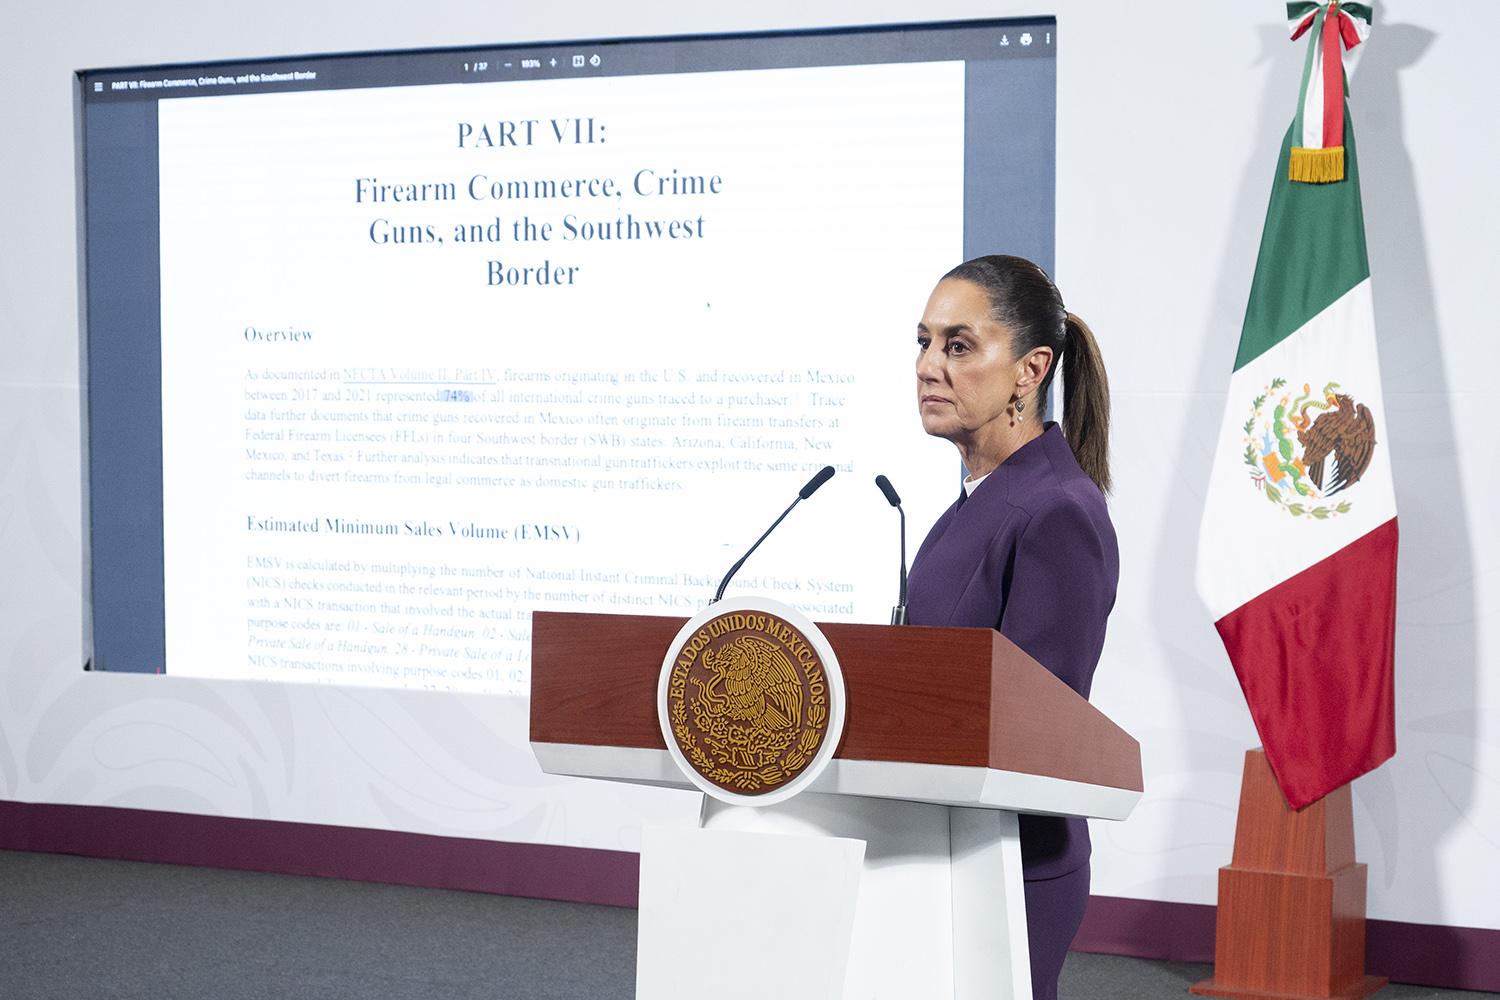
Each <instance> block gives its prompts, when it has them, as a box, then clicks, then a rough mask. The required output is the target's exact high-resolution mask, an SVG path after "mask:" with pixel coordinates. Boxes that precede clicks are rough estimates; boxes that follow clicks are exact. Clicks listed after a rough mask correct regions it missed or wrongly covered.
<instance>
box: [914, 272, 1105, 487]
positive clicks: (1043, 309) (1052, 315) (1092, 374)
mask: <svg viewBox="0 0 1500 1000" xmlns="http://www.w3.org/2000/svg"><path fill="white" fill-rule="evenodd" d="M949 278H957V279H959V280H962V281H969V282H972V283H974V284H976V285H978V286H979V287H980V288H983V289H984V290H985V293H986V294H988V295H989V298H990V318H991V319H993V320H994V321H995V322H997V323H1001V324H1003V325H1005V326H1007V327H1009V328H1010V335H1011V352H1012V354H1013V356H1014V357H1015V358H1017V359H1020V358H1022V357H1025V356H1026V355H1027V354H1030V353H1031V352H1032V351H1034V350H1036V349H1037V348H1038V347H1049V348H1051V349H1052V364H1051V366H1050V367H1049V368H1048V369H1047V374H1046V375H1045V376H1043V378H1042V384H1041V385H1040V386H1038V387H1037V391H1036V409H1037V412H1039V413H1040V412H1042V411H1043V410H1045V408H1046V406H1047V392H1048V390H1049V389H1050V388H1051V387H1052V378H1053V376H1054V375H1056V374H1057V370H1058V368H1059V367H1061V368H1062V370H1063V388H1064V389H1065V390H1066V392H1065V395H1064V398H1063V419H1062V425H1063V435H1064V436H1065V437H1066V438H1067V439H1068V445H1069V446H1070V447H1071V448H1072V449H1073V457H1074V458H1076V459H1077V460H1078V465H1079V467H1080V468H1081V469H1083V471H1084V472H1085V473H1086V474H1087V475H1088V477H1089V478H1090V479H1092V480H1093V481H1094V483H1095V485H1097V486H1098V487H1099V489H1100V491H1101V492H1104V493H1108V492H1109V487H1110V478H1109V378H1108V377H1107V376H1106V375H1105V373H1104V359H1103V358H1102V357H1101V356H1100V354H1099V345H1098V343H1096V342H1095V340H1094V333H1093V331H1092V330H1090V329H1089V327H1088V324H1087V323H1085V322H1084V321H1083V320H1081V319H1079V318H1078V317H1077V316H1074V315H1073V314H1072V313H1070V312H1068V310H1067V308H1066V307H1064V306H1063V301H1062V295H1061V294H1059V293H1058V291H1057V286H1056V285H1054V284H1053V283H1052V279H1051V278H1049V277H1047V274H1046V272H1044V271H1043V270H1042V269H1041V268H1039V267H1037V266H1036V265H1035V264H1033V263H1032V262H1031V261H1029V260H1026V259H1025V258H1023V257H1009V256H1004V255H1000V254H995V255H992V256H988V257H976V258H974V259H973V260H971V261H966V262H965V263H962V264H960V265H958V266H957V267H955V268H954V269H953V270H951V271H949V272H948V273H947V274H945V275H943V280H945V281H946V280H947V279H949Z"/></svg>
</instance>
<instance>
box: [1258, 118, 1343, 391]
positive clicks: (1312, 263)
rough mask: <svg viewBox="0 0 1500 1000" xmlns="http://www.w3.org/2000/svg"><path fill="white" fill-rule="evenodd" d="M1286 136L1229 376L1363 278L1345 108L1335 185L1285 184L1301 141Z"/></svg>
mask: <svg viewBox="0 0 1500 1000" xmlns="http://www.w3.org/2000/svg"><path fill="white" fill-rule="evenodd" d="M1294 129H1295V126H1294V127H1293V128H1292V129H1288V130H1287V134H1286V138H1285V139H1284V140H1283V141H1282V143H1281V159H1280V161H1279V162H1278V163H1277V165H1276V182H1275V185H1274V186H1273V187H1272V188H1271V205H1270V207H1269V208H1268V209H1267V210H1266V228H1265V231H1264V232H1263V233H1262V234H1261V238H1260V256H1259V257H1258V258H1257V259H1256V261H1255V280H1254V281H1253V282H1252V283H1251V285H1250V304H1249V305H1248V306H1246V308H1245V327H1244V329H1243V330H1242V331H1241V332H1240V349H1239V353H1238V354H1236V355H1235V359H1234V368H1235V371H1239V370H1240V369H1241V368H1243V367H1245V365H1246V364H1248V363H1249V362H1251V361H1253V360H1254V359H1256V358H1258V357H1260V356H1261V355H1262V354H1264V353H1265V352H1266V351H1268V350H1270V349H1271V348H1272V347H1275V346H1276V345H1277V344H1279V343H1281V342H1282V341H1283V340H1285V339H1286V338H1287V337H1290V336H1291V335H1292V334H1293V333H1295V332H1296V331H1297V330H1298V329H1300V328H1301V327H1302V325H1303V324H1304V323H1306V322H1307V321H1308V320H1310V319H1312V318H1313V317H1314V316H1316V315H1317V314H1318V313H1320V312H1322V311H1323V310H1324V309H1326V308H1328V307H1329V306H1330V305H1332V304H1333V303H1334V302H1335V301H1337V300H1338V299H1339V298H1340V297H1341V296H1342V295H1343V294H1344V293H1345V292H1347V291H1349V289H1351V288H1353V287H1354V286H1355V285H1357V284H1359V283H1360V282H1361V281H1364V280H1365V279H1366V278H1368V277H1369V276H1370V260H1369V256H1368V254H1367V253H1366V251H1365V217H1364V210H1363V209H1362V208H1361V206H1360V201H1359V167H1358V166H1357V164H1356V161H1355V155H1354V123H1353V122H1352V121H1351V120H1350V118H1349V109H1348V107H1347V106H1345V108H1344V179H1343V180H1341V181H1336V182H1334V183H1332V184H1304V183H1302V182H1300V181H1293V180H1289V179H1288V177H1287V174H1288V170H1289V164H1290V162H1291V155H1292V153H1291V150H1292V146H1293V145H1295V144H1296V143H1297V140H1300V138H1301V136H1299V135H1297V134H1296V132H1295V131H1294Z"/></svg>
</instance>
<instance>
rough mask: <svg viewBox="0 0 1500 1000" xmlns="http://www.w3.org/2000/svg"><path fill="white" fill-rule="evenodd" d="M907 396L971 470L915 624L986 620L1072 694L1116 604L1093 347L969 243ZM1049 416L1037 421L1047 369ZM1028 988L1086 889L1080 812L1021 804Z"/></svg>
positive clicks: (912, 590)
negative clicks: (968, 256)
mask: <svg viewBox="0 0 1500 1000" xmlns="http://www.w3.org/2000/svg"><path fill="white" fill-rule="evenodd" d="M917 344H918V346H919V348H920V353H919V354H918V356H917V408H918V412H919V413H920V414H921V417H922V427H923V428H924V429H925V430H926V431H927V433H928V434H932V435H934V436H936V437H941V438H946V439H948V440H949V441H952V442H953V443H954V445H956V446H957V447H958V453H959V455H960V457H961V458H962V459H963V464H964V468H965V469H966V470H967V472H968V478H967V479H965V480H964V483H963V490H962V492H961V493H960V494H959V497H958V500H957V501H956V502H955V503H954V504H953V506H952V507H949V508H948V510H947V512H945V513H944V514H943V516H942V517H940V518H939V519H938V521H937V523H936V524H935V525H933V527H932V531H931V532H929V533H928V535H927V540H926V541H924V542H923V543H922V548H921V549H920V550H919V551H918V552H917V557H916V559H915V560H914V561H913V564H912V568H911V576H910V583H909V597H908V605H909V613H910V621H911V623H912V624H913V625H956V626H970V627H977V628H994V629H999V630H1000V632H1001V633H1003V634H1004V635H1005V636H1006V637H1007V638H1009V639H1010V640H1011V641H1012V642H1014V643H1015V644H1016V645H1017V646H1019V647H1020V648H1021V649H1023V650H1025V651H1026V652H1027V653H1029V654H1030V655H1031V656H1032V658H1033V659H1035V660H1037V661H1038V662H1039V663H1041V664H1042V665H1043V666H1045V667H1046V668H1047V669H1048V670H1051V671H1052V672H1053V673H1054V674H1056V675H1057V676H1058V677H1060V678H1062V679H1063V681H1065V682H1066V683H1067V684H1068V685H1069V686H1070V687H1071V688H1073V690H1075V691H1077V692H1078V693H1079V694H1081V695H1083V696H1084V697H1085V698H1087V697H1088V694H1089V685H1090V682H1091V681H1092V680H1093V676H1094V667H1095V666H1096V665H1097V664H1098V662H1099V653H1100V650H1101V649H1102V648H1103V646H1104V625H1105V619H1106V618H1107V617H1108V616H1109V612H1110V609H1111V608H1112V607H1113V606H1114V603H1115V586H1116V583H1117V582H1118V580H1119V575H1120V557H1119V548H1118V546H1117V544H1116V542H1115V532H1114V528H1113V527H1112V526H1111V524H1110V521H1109V511H1108V509H1107V508H1106V507H1105V503H1104V495H1105V493H1106V492H1108V490H1109V385H1108V382H1107V380H1106V378H1105V374H1104V365H1103V362H1102V360H1101V359H1100V357H1099V348H1098V346H1097V345H1096V344H1095V343H1094V337H1093V334H1092V333H1091V332H1090V331H1089V328H1088V327H1087V326H1085V325H1084V323H1083V321H1082V320H1080V319H1079V318H1078V317H1077V316H1074V315H1073V314H1072V313H1070V312H1068V311H1067V309H1065V308H1064V307H1063V303H1062V296H1061V295H1059V294H1058V291H1057V288H1056V286H1054V285H1053V284H1052V281H1051V280H1050V279H1049V278H1048V277H1047V275H1046V274H1045V273H1043V271H1042V269H1041V268H1039V267H1037V266H1036V265H1035V264H1033V263H1031V262H1030V261H1027V260H1023V259H1021V258H1019V257H1001V256H994V257H979V258H977V259H975V260H971V261H969V262H968V263H965V264H961V265H959V266H958V267H956V268H954V269H953V270H952V271H950V272H948V274H947V275H945V276H944V277H943V280H942V281H940V282H938V286H937V288H936V289H934V290H933V293H932V297H931V298H930V299H929V300H928V301H927V309H926V312H925V313H923V315H922V321H921V322H920V323H919V324H918V325H917ZM1059 367H1061V369H1062V372H1063V387H1064V390H1065V397H1064V403H1063V418H1062V426H1061V428H1059V427H1058V425H1057V424H1055V423H1043V415H1044V414H1045V413H1046V404H1047V391H1048V389H1049V388H1050V386H1051V385H1052V379H1053V376H1054V375H1055V374H1056V372H1057V370H1058V368H1059ZM1021 860H1022V867H1023V870H1024V875H1025V880H1026V926H1027V932H1028V935H1029V937H1030V943H1031V977H1032V987H1033V991H1034V995H1035V997H1036V1000H1053V998H1055V997H1056V996H1057V977H1058V973H1059V972H1061V970H1062V964H1063V958H1064V957H1065V956H1066V954H1067V951H1068V946H1069V945H1070V944H1071V943H1072V941H1073V936H1074V935H1075V934H1076V933H1077V932H1078V926H1079V924H1080V923H1081V922H1082V920H1083V911H1084V908H1085V907H1086V906H1087V904H1088V896H1089V833H1088V825H1087V823H1086V822H1085V821H1084V820H1082V819H1060V818H1057V817H1049V816H1022V817H1021Z"/></svg>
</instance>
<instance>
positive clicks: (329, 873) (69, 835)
mask: <svg viewBox="0 0 1500 1000" xmlns="http://www.w3.org/2000/svg"><path fill="white" fill-rule="evenodd" d="M0 849H4V850H11V851H48V852H52V853H56V854H81V855H84V856H86V857H91V858H116V859H119V860H125V861H160V862H165V863H167V864H177V865H198V866H201V867H205V868H229V869H237V870H240V871H255V872H278V873H281V874H286V875H319V876H323V877H325V878H342V879H351V880H354V881H358V882H387V883H390V884H393V885H412V886H422V887H425V888H434V889H467V890H470V891H473V892H490V893H496V894H498V895H502V896H531V897H535V898H538V899H560V900H568V901H571V902H578V903H603V904H605V905H608V906H631V907H633V906H635V905H636V900H637V898H638V896H639V890H640V871H641V865H640V855H638V854H632V853H630V852H628V851H605V850H592V849H589V848H584V847H558V846H555V845H551V844H514V843H507V842H503V841H493V840H470V839H467V838H463V837H434V836H428V835H426V834H419V833H399V832H396V831H394V830H368V829H363V828H359V827H347V826H321V825H318V824H315V823H285V822H280V821H275V820H257V819H232V818H228V817H224V816H196V815H191V814H186V813H169V812H154V811H151V810H146V809H115V808H111V807H108V806H70V805H46V804H32V803H25V802H6V801H0Z"/></svg>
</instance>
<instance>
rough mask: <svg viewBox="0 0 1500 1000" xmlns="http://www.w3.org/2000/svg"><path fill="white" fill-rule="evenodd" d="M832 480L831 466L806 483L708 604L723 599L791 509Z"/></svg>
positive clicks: (735, 567)
mask: <svg viewBox="0 0 1500 1000" xmlns="http://www.w3.org/2000/svg"><path fill="white" fill-rule="evenodd" d="M832 478H833V466H831V465H825V466H823V468H822V469H821V470H819V472H818V474H817V475H815V476H813V477H812V478H811V479H809V480H808V481H807V485H806V486H804V487H802V488H801V489H800V490H798V491H797V499H795V500H793V501H792V505H791V507H788V508H787V509H786V510H784V511H782V512H781V516H780V517H778V518H777V519H776V520H775V521H774V522H772V524H771V526H770V527H769V528H767V529H766V534H765V535H761V536H760V537H759V538H757V539H756V540H755V544H754V545H752V546H750V552H746V553H745V554H744V555H742V556H740V561H739V562H737V563H735V564H734V565H733V566H731V567H729V572H728V573H725V574H724V580H723V582H722V583H720V584H719V591H718V593H716V594H714V599H713V600H712V601H709V602H708V603H709V604H717V603H718V602H719V601H720V600H722V599H723V597H724V588H725V587H727V586H729V581H730V580H732V579H734V574H736V573H738V572H739V571H740V567H741V566H743V565H745V560H746V559H749V558H750V553H751V552H754V551H755V550H756V549H758V548H760V543H761V542H763V541H765V540H766V536H767V535H769V534H770V533H771V532H773V531H775V530H776V525H778V524H780V523H781V522H782V521H785V520H786V516H787V515H788V514H790V513H791V512H792V507H795V506H797V505H798V504H799V503H801V502H802V501H804V500H806V499H807V498H808V497H810V496H812V495H813V494H814V493H816V492H818V487H819V486H822V485H823V484H824V483H826V482H828V480H830V479H832Z"/></svg>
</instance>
